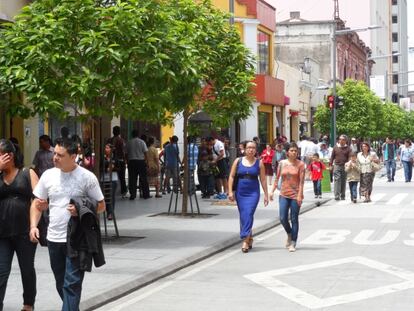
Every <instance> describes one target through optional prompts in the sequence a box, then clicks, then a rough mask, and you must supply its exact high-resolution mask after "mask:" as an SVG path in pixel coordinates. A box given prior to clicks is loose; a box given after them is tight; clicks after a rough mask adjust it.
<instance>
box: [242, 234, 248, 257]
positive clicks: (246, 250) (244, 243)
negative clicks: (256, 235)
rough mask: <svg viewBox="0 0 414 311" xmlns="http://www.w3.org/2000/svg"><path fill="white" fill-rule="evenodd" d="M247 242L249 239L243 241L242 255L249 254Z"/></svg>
mask: <svg viewBox="0 0 414 311" xmlns="http://www.w3.org/2000/svg"><path fill="white" fill-rule="evenodd" d="M249 240H250V237H247V238H245V239H244V240H243V244H242V249H241V250H242V252H243V253H248V252H249Z"/></svg>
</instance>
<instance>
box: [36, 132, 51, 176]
mask: <svg viewBox="0 0 414 311" xmlns="http://www.w3.org/2000/svg"><path fill="white" fill-rule="evenodd" d="M33 166H34V170H35V172H36V173H37V175H38V176H39V177H40V176H42V174H43V172H44V171H46V170H47V169H49V168H52V167H53V166H54V165H53V147H52V141H51V139H50V137H49V136H48V135H42V136H40V137H39V150H38V151H36V154H35V156H34V158H33Z"/></svg>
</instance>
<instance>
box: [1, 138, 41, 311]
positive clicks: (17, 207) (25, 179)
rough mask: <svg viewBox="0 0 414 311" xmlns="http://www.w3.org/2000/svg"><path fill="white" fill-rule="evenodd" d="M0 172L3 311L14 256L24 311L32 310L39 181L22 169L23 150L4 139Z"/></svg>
mask: <svg viewBox="0 0 414 311" xmlns="http://www.w3.org/2000/svg"><path fill="white" fill-rule="evenodd" d="M0 171H1V173H0V310H3V300H4V296H5V293H6V288H7V280H8V278H9V275H10V271H11V266H12V261H13V255H14V253H16V255H17V259H18V263H19V268H20V274H21V279H22V283H23V308H22V310H33V309H34V304H35V298H36V272H35V267H34V258H35V253H36V244H33V243H31V242H30V240H29V239H28V234H29V230H30V222H29V211H30V204H31V200H32V191H33V188H34V187H35V185H36V184H37V182H38V177H37V175H36V173H35V172H34V170H32V169H30V170H28V169H27V170H25V169H24V168H23V156H21V155H20V148H19V147H18V146H17V145H14V144H13V143H12V142H11V141H9V140H5V139H1V140H0ZM16 308H17V307H16Z"/></svg>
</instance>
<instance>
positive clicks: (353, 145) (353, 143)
mask: <svg viewBox="0 0 414 311" xmlns="http://www.w3.org/2000/svg"><path fill="white" fill-rule="evenodd" d="M349 148H351V151H352V152H353V153H355V154H357V153H358V152H359V145H358V141H357V139H356V138H355V137H352V138H351V144H350V145H349Z"/></svg>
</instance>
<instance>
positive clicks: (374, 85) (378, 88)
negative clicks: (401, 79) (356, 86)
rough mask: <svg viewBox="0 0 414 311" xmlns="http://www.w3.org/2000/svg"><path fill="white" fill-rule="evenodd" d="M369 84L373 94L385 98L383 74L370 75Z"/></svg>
mask: <svg viewBox="0 0 414 311" xmlns="http://www.w3.org/2000/svg"><path fill="white" fill-rule="evenodd" d="M369 85H370V89H371V91H373V92H374V93H375V95H377V96H378V97H379V98H381V99H385V78H384V76H383V75H378V76H370V77H369Z"/></svg>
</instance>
